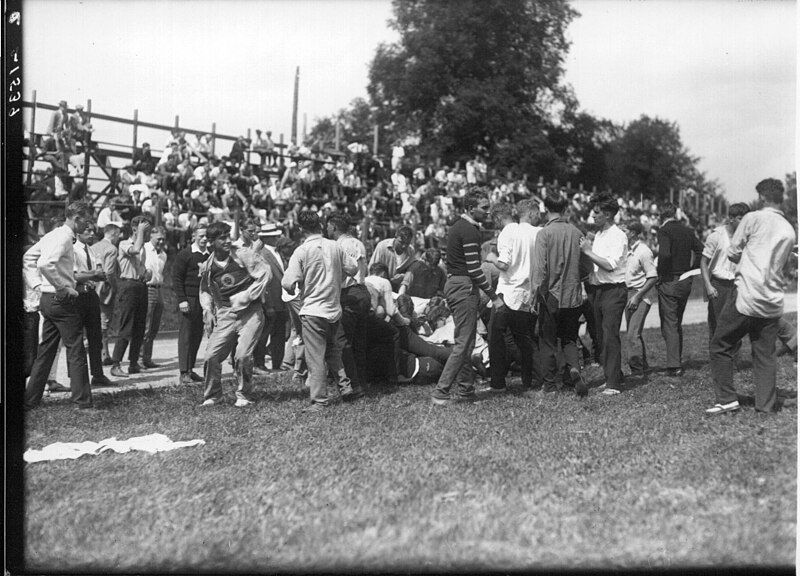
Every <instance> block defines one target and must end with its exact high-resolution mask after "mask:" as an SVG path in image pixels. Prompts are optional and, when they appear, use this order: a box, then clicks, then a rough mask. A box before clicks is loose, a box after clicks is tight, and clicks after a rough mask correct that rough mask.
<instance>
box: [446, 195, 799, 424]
mask: <svg viewBox="0 0 800 576" xmlns="http://www.w3.org/2000/svg"><path fill="white" fill-rule="evenodd" d="M756 190H757V192H758V194H759V197H760V199H761V201H762V202H763V205H764V207H763V208H762V209H761V210H758V211H756V212H752V213H749V214H746V212H747V211H748V209H747V206H746V205H743V204H742V205H734V206H732V207H731V214H730V219H729V222H728V223H727V224H726V225H724V226H721V227H720V228H718V229H717V230H715V231H714V233H713V234H712V235H711V236H710V238H709V241H708V242H707V243H706V245H705V246H704V245H703V243H702V242H700V240H699V239H698V238H697V237H696V235H695V233H694V231H693V230H692V229H690V228H689V227H687V226H685V225H684V224H682V223H680V222H678V221H677V220H676V219H675V214H676V207H675V206H674V205H671V204H667V205H665V206H664V207H663V208H662V212H661V216H662V225H661V227H660V228H659V230H658V246H659V249H658V261H657V265H656V260H655V255H654V254H653V253H652V251H651V250H650V249H649V247H647V245H646V244H645V243H644V242H643V232H644V231H643V228H642V225H641V224H640V223H639V222H626V223H621V227H618V226H617V225H616V224H615V223H614V217H615V215H616V213H617V211H618V210H619V205H618V203H617V201H616V199H614V198H613V197H611V196H610V195H607V194H602V195H600V196H598V197H596V198H595V199H594V201H593V205H592V216H593V219H594V222H595V224H596V227H597V231H596V233H595V234H594V238H593V239H591V238H590V237H588V236H584V235H583V234H582V233H581V232H580V231H579V230H578V228H576V227H575V226H574V225H572V224H570V223H569V222H568V221H567V219H566V218H565V210H566V208H567V203H568V201H567V199H565V198H563V197H561V196H560V195H557V194H551V195H548V196H547V197H546V198H545V199H544V208H545V210H546V214H545V221H544V223H543V224H542V226H536V225H535V223H536V222H538V220H539V218H538V214H537V213H536V212H537V210H536V208H537V207H536V205H534V204H531V203H529V202H528V201H524V202H520V203H517V205H516V209H517V212H518V216H519V222H518V223H517V222H514V221H513V219H512V209H511V206H509V205H506V204H498V205H495V206H494V207H492V209H491V211H490V210H489V202H488V199H487V197H486V196H485V195H483V194H481V193H471V194H469V195H468V196H467V197H466V198H465V199H464V207H465V213H464V214H463V215H462V216H461V219H460V220H459V221H458V222H457V223H456V224H454V225H453V226H452V227H451V229H450V233H449V235H448V243H447V282H446V284H445V296H446V298H447V303H448V305H449V306H450V308H451V309H452V311H453V318H454V321H455V345H454V348H453V353H452V354H451V356H450V358H449V360H448V362H447V364H446V366H445V369H444V372H443V374H442V376H441V378H440V379H439V383H438V385H437V386H436V388H435V390H434V391H433V394H432V400H433V403H434V404H435V405H446V404H449V403H451V402H453V401H459V400H462V401H465V400H466V401H469V400H471V399H473V398H474V397H475V389H474V385H473V372H472V370H470V369H469V364H468V360H469V355H470V353H471V351H472V349H473V347H474V343H475V326H476V323H477V318H478V304H479V290H482V291H484V292H485V293H486V295H487V296H488V297H489V299H490V300H491V301H492V310H491V319H490V321H489V327H488V332H489V358H490V366H491V383H490V386H489V388H488V390H489V391H495V392H496V391H502V390H504V389H505V388H506V382H505V377H506V374H507V371H508V366H509V364H510V361H509V358H508V355H507V345H508V339H507V337H506V336H507V333H510V335H511V337H512V339H513V341H514V343H515V344H516V346H517V348H518V349H519V364H520V368H521V372H522V384H523V387H524V388H526V389H536V388H543V389H544V391H546V392H550V391H555V390H556V384H555V376H556V373H557V372H558V364H559V361H558V357H559V355H558V350H559V348H560V350H561V353H562V354H561V363H562V365H563V378H562V380H563V383H564V385H566V386H568V387H572V388H574V390H575V392H576V393H577V394H578V396H585V395H587V394H588V388H587V385H586V383H585V381H584V379H583V376H582V373H581V366H580V362H579V354H578V350H577V346H576V343H577V342H578V331H579V326H580V318H581V316H582V315H583V316H584V317H586V320H587V324H592V325H593V326H594V331H593V332H594V333H593V334H592V338H593V339H594V342H593V345H594V348H595V352H596V357H597V359H598V360H599V362H600V364H601V366H602V369H603V375H604V383H603V384H602V385H601V386H600V387H599V390H600V391H601V393H602V394H604V395H610V396H613V395H617V394H619V393H620V392H621V391H622V390H623V382H624V375H623V372H622V364H623V361H622V357H623V354H622V341H621V337H620V329H621V324H622V317H623V315H624V316H625V317H626V320H627V348H628V350H627V352H628V354H627V356H628V364H629V367H630V369H631V373H634V374H637V373H638V374H644V373H646V372H648V371H650V370H651V367H650V366H649V364H648V362H647V354H646V348H645V344H644V340H643V338H642V329H643V327H644V322H645V319H646V317H647V314H648V312H649V309H650V307H651V304H652V298H653V294H652V292H653V289H654V288H655V291H656V293H657V297H658V303H659V316H660V321H661V332H662V335H663V337H664V341H665V345H666V346H665V347H666V357H667V358H666V374H667V376H669V377H681V376H683V374H684V369H683V366H682V354H683V330H682V323H683V314H684V311H685V309H686V304H687V301H688V299H689V295H690V293H691V288H692V277H693V276H694V275H696V274H695V272H694V271H695V270H696V268H697V265H698V264H700V266H701V269H702V274H703V279H704V281H705V284H706V292H707V295H708V297H709V300H710V302H709V325H710V357H711V368H712V374H713V378H714V384H715V392H716V399H717V403H716V404H715V406H713V407H712V408H710V409H708V410H707V411H706V412H707V413H708V414H709V415H715V414H721V413H724V412H729V411H732V410H737V409H738V408H739V403H738V400H737V396H736V391H735V388H734V387H733V374H732V371H733V358H734V356H735V353H736V351H737V350H738V348H739V345H740V342H741V339H742V338H743V337H744V335H749V337H750V340H751V344H752V350H753V365H754V380H755V382H756V403H755V405H756V410H758V411H763V412H770V411H774V410H776V409H777V408H778V404H777V402H776V370H775V365H776V359H775V357H776V339H777V338H780V339H781V340H782V341H783V342H784V343H785V344H786V345H787V347H788V348H789V349H790V350H792V351H793V352H795V353H796V346H797V338H796V330H795V329H794V328H793V327H792V326H791V325H790V324H789V323H788V322H786V321H785V320H783V319H782V314H783V294H784V289H785V286H786V267H787V264H788V263H789V260H790V258H791V257H792V249H793V247H794V248H795V249H796V244H795V241H796V234H795V232H794V230H793V228H792V226H791V225H790V224H789V222H788V221H787V220H786V219H785V217H784V216H783V213H782V212H781V211H780V206H781V204H782V202H783V191H784V190H783V185H782V183H781V182H780V181H778V180H775V179H767V180H764V181H762V182H760V183H759V184H758V186H757V187H756ZM489 214H491V216H492V218H493V219H494V223H495V224H496V225H497V226H499V227H500V228H502V230H501V232H500V234H499V236H498V238H497V251H496V253H491V254H489V255H488V256H487V258H486V261H487V262H489V263H490V264H492V265H493V266H494V267H496V268H497V271H498V282H497V288H496V290H495V289H493V288H492V287H491V285H490V284H489V282H488V280H487V279H486V276H485V274H484V272H483V270H482V269H481V259H480V256H479V252H480V234H479V229H480V224H481V223H482V222H484V221H485V220H486V219H487V217H488V215H489ZM740 222H741V223H740ZM795 258H796V254H795ZM709 262H711V263H712V264H711V265H710V266H709ZM584 292H585V297H584ZM454 385H455V387H456V395H455V397H453V396H452V394H451V388H452V387H453V386H454Z"/></svg>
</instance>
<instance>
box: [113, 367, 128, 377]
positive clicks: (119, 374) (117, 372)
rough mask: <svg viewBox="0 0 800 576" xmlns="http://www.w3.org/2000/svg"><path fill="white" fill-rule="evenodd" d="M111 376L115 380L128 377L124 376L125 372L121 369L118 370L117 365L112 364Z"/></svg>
mask: <svg viewBox="0 0 800 576" xmlns="http://www.w3.org/2000/svg"><path fill="white" fill-rule="evenodd" d="M111 375H112V376H114V377H115V378H127V377H128V375H127V374H125V372H123V371H122V368H120V365H119V364H114V365H113V366H112V367H111Z"/></svg>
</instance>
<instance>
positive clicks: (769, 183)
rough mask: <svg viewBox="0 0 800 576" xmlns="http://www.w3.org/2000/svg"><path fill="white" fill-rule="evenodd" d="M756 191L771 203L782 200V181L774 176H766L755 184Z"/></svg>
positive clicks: (778, 202)
mask: <svg viewBox="0 0 800 576" xmlns="http://www.w3.org/2000/svg"><path fill="white" fill-rule="evenodd" d="M756 192H758V195H759V196H761V197H762V198H763V199H764V200H765V201H767V202H770V203H772V204H780V203H781V202H783V182H781V181H780V180H777V179H775V178H766V179H764V180H762V181H761V182H759V183H758V184H756Z"/></svg>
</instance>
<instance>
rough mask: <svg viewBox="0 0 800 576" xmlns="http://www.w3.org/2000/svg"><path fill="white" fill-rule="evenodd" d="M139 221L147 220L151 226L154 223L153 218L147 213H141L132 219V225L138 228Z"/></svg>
mask: <svg viewBox="0 0 800 576" xmlns="http://www.w3.org/2000/svg"><path fill="white" fill-rule="evenodd" d="M139 222H147V223H148V224H150V226H152V225H153V219H152V218H151V217H150V216H149V215H147V214H139V215H138V216H134V218H133V220H131V227H132V228H136V227H137V226H138V225H139Z"/></svg>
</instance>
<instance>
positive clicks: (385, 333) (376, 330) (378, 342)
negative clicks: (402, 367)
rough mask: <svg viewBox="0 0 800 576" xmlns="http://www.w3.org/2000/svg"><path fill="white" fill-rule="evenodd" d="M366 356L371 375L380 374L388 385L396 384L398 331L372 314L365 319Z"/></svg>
mask: <svg viewBox="0 0 800 576" xmlns="http://www.w3.org/2000/svg"><path fill="white" fill-rule="evenodd" d="M366 327H367V355H368V356H369V357H370V358H371V359H372V361H371V362H370V367H371V368H372V370H371V371H370V372H371V374H381V375H383V376H385V377H386V379H387V380H388V381H389V384H396V383H397V374H398V364H399V362H400V331H399V330H398V329H397V326H395V325H394V324H392V323H391V322H386V321H385V320H381V319H380V318H378V317H377V316H375V315H374V314H370V315H369V316H367V319H366Z"/></svg>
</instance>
